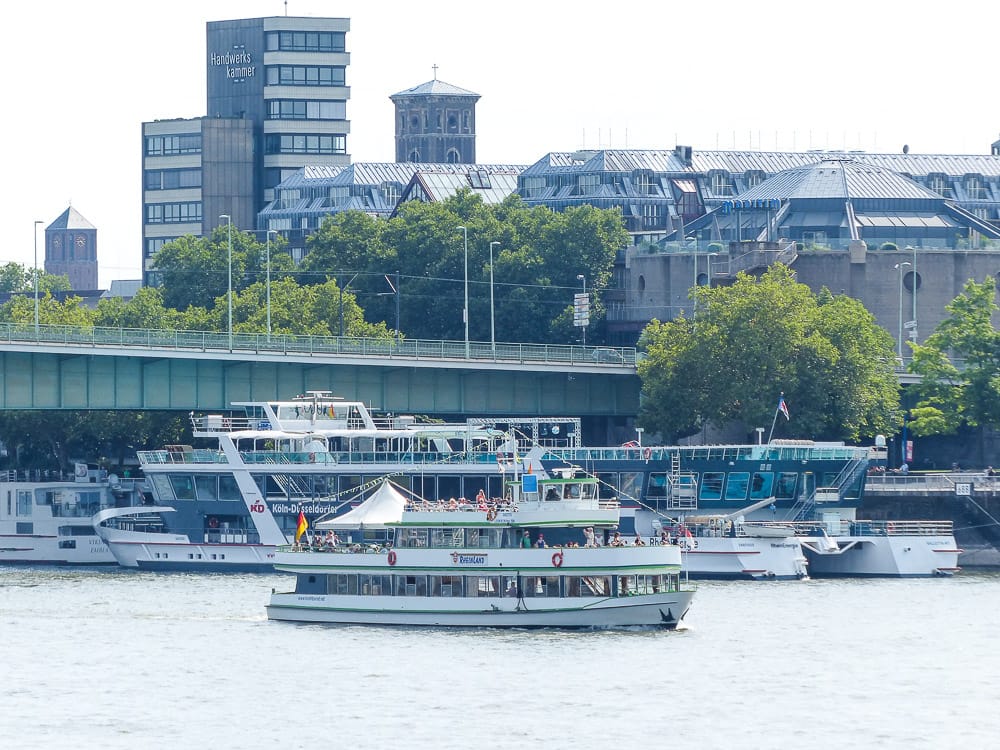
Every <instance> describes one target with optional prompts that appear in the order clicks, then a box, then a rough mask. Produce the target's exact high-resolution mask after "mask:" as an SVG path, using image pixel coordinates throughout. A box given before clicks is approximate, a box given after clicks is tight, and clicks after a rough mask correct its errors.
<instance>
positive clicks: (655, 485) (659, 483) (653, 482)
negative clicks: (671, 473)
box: [646, 471, 667, 497]
mask: <svg viewBox="0 0 1000 750" xmlns="http://www.w3.org/2000/svg"><path fill="white" fill-rule="evenodd" d="M666 496H667V472H665V471H651V472H650V473H649V484H648V485H647V487H646V497H666Z"/></svg>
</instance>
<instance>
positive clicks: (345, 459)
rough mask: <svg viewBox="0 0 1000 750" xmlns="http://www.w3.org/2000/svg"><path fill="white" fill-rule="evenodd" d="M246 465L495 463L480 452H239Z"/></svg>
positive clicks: (494, 458) (494, 457)
mask: <svg viewBox="0 0 1000 750" xmlns="http://www.w3.org/2000/svg"><path fill="white" fill-rule="evenodd" d="M240 456H242V458H243V462H244V463H247V464H421V465H423V464H441V463H474V464H493V463H496V454H494V453H492V452H488V453H487V452H481V451H471V452H466V451H455V452H454V453H444V452H441V451H409V450H401V451H315V452H285V451H240Z"/></svg>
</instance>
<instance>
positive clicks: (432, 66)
mask: <svg viewBox="0 0 1000 750" xmlns="http://www.w3.org/2000/svg"><path fill="white" fill-rule="evenodd" d="M431 68H432V69H433V70H434V80H435V81H436V80H437V79H438V66H437V63H434V64H433V65H431Z"/></svg>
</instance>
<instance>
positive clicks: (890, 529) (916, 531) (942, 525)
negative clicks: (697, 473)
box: [744, 518, 954, 536]
mask: <svg viewBox="0 0 1000 750" xmlns="http://www.w3.org/2000/svg"><path fill="white" fill-rule="evenodd" d="M744 526H746V527H749V528H752V527H755V526H761V527H791V528H793V529H794V530H795V534H796V536H817V535H820V534H823V533H826V534H829V535H832V536H951V535H952V534H953V529H954V526H953V524H952V522H951V521H934V520H928V521H873V520H867V519H865V520H855V521H852V520H849V519H846V518H842V519H840V520H839V521H777V522H772V521H747V522H745V523H744Z"/></svg>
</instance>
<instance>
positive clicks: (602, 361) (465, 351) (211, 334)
mask: <svg viewBox="0 0 1000 750" xmlns="http://www.w3.org/2000/svg"><path fill="white" fill-rule="evenodd" d="M0 342H7V343H36V344H52V345H72V346H82V347H86V346H90V347H121V348H130V347H135V348H142V349H179V350H197V351H234V352H235V351H239V352H253V353H257V354H316V355H331V354H332V355H347V356H360V357H390V358H405V359H436V360H440V359H459V360H488V361H502V362H517V363H524V362H543V363H545V362H551V363H559V364H580V365H603V366H618V367H623V366H624V367H631V366H634V365H635V363H636V350H635V348H633V347H608V346H573V345H565V344H521V343H511V342H497V343H495V344H493V343H491V342H488V341H487V342H483V341H470V342H468V344H467V343H466V342H464V341H435V340H427V339H404V338H393V339H379V338H362V337H354V336H300V335H293V334H271V335H270V336H268V335H267V334H265V333H237V332H234V333H233V334H232V337H231V338H230V335H229V333H228V332H221V333H220V332H218V331H176V330H156V329H144V328H104V327H100V326H67V325H39V326H38V329H37V330H36V329H35V327H34V326H33V325H31V324H27V325H26V324H17V323H0ZM230 344H231V345H230Z"/></svg>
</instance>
